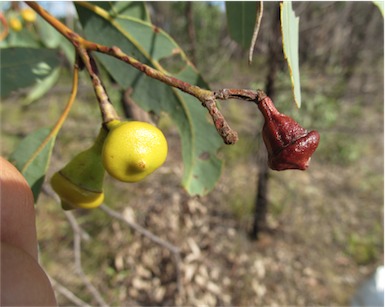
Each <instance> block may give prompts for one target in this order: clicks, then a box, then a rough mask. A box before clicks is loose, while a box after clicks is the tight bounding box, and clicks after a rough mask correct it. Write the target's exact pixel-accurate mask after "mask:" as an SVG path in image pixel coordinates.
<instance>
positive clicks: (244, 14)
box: [225, 1, 257, 49]
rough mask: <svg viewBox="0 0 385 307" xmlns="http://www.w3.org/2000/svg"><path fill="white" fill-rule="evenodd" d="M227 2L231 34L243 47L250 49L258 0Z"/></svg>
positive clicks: (228, 23)
mask: <svg viewBox="0 0 385 307" xmlns="http://www.w3.org/2000/svg"><path fill="white" fill-rule="evenodd" d="M225 3H226V16H227V25H228V29H229V32H230V36H231V38H232V39H234V40H235V41H236V42H237V43H238V44H239V45H241V46H242V47H243V48H245V49H248V48H249V47H250V43H251V38H252V37H253V32H254V26H255V22H256V15H257V2H254V1H246V2H244V1H236V2H227V1H226V2H225Z"/></svg>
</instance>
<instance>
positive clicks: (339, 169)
mask: <svg viewBox="0 0 385 307" xmlns="http://www.w3.org/2000/svg"><path fill="white" fill-rule="evenodd" d="M45 5H46V8H47V9H48V10H52V12H54V11H60V12H65V14H61V16H60V17H61V18H62V20H63V21H65V22H67V23H69V24H70V25H71V26H73V25H76V15H74V9H73V6H72V4H71V3H70V2H66V3H65V6H64V7H63V8H62V9H60V10H57V5H58V3H47V4H45ZM148 7H149V10H150V13H151V19H152V22H153V23H154V24H155V25H157V26H159V27H161V28H162V29H164V30H165V31H166V32H168V33H169V34H170V35H171V36H172V37H173V38H174V39H175V40H176V42H177V43H178V44H180V45H181V46H182V48H183V49H184V50H185V51H186V53H187V54H188V55H189V57H190V58H191V60H192V61H193V63H194V64H195V65H196V66H197V68H198V69H199V71H200V72H201V74H202V76H203V77H204V79H205V80H206V81H207V82H208V83H209V84H210V88H211V89H221V88H244V89H249V88H250V89H257V88H260V89H265V90H267V91H269V93H270V96H271V97H272V99H273V101H274V103H275V105H276V107H277V108H278V110H279V111H280V112H283V113H285V114H287V115H290V116H292V117H293V118H295V119H296V120H297V121H298V122H299V123H300V124H301V125H302V126H304V127H305V128H307V129H309V130H312V129H316V130H318V131H319V133H320V135H321V142H320V145H319V148H318V149H317V151H316V152H315V154H314V155H313V158H312V161H311V164H310V167H309V169H308V170H307V171H305V172H301V171H284V172H275V171H270V170H267V169H266V157H265V147H264V144H263V142H262V138H261V134H260V133H261V127H262V125H263V118H262V116H261V115H260V114H259V112H258V110H257V108H256V107H255V105H253V104H250V103H246V102H241V101H235V100H234V101H226V102H220V107H221V110H222V112H223V114H224V116H225V117H226V119H227V120H228V122H229V124H230V125H231V126H232V128H233V129H234V130H236V131H237V132H238V134H239V141H238V143H236V144H235V145H231V146H225V145H224V146H223V148H222V149H221V151H220V153H219V155H220V156H221V157H222V159H223V161H224V165H223V171H222V176H221V179H220V181H219V182H218V184H217V186H216V187H215V189H214V190H213V191H212V192H211V193H209V194H208V195H206V196H204V197H190V196H189V195H188V194H187V193H186V192H185V191H184V190H183V189H182V188H181V185H180V182H181V178H182V170H183V164H182V159H181V150H180V139H179V136H178V133H177V131H176V129H175V127H174V126H173V124H172V122H171V121H170V120H169V119H168V118H167V117H161V118H160V119H156V120H158V124H159V127H160V128H161V129H162V130H163V131H164V132H165V135H166V137H167V140H168V142H169V147H170V149H171V150H170V153H169V156H168V158H167V161H166V163H165V165H164V166H163V167H162V168H161V169H159V170H158V171H157V172H155V173H154V174H153V175H152V176H150V177H149V178H148V179H147V180H146V181H144V182H140V183H136V184H130V185H127V184H124V183H119V182H116V181H115V180H112V179H111V178H110V177H107V178H106V187H105V194H106V206H108V208H111V209H113V210H115V211H114V212H117V213H119V215H120V216H121V217H124V218H126V219H128V220H129V221H132V222H133V223H135V225H141V226H142V227H145V228H146V229H147V230H148V231H150V232H152V233H153V234H155V235H156V236H158V237H160V238H162V239H163V240H165V241H167V242H168V243H169V244H170V245H171V247H172V248H166V247H165V246H162V245H159V244H156V243H155V242H154V241H153V240H151V239H150V238H149V237H146V236H143V235H141V234H140V233H138V232H137V231H135V230H134V229H133V228H132V227H129V225H127V224H126V223H124V222H122V221H120V220H119V219H117V218H116V216H115V217H113V216H111V212H110V211H107V212H106V211H105V210H99V209H98V210H93V211H90V212H88V211H87V212H84V211H77V212H71V213H64V212H63V211H62V209H61V208H60V205H59V204H58V203H57V202H56V201H55V199H54V198H53V197H52V195H51V193H50V191H51V190H50V187H49V185H48V184H47V185H46V186H45V190H44V191H45V193H42V194H41V195H40V198H39V201H38V203H37V206H36V210H37V228H38V237H39V243H40V258H41V262H42V265H43V266H44V267H45V268H46V270H47V273H48V274H49V276H50V277H51V278H52V281H53V284H54V288H55V290H56V294H57V298H58V302H59V304H60V305H84V304H86V303H87V304H89V305H92V306H94V305H100V304H102V303H103V302H106V303H107V304H109V305H115V306H118V305H121V306H122V305H126V306H127V305H146V306H148V305H190V306H198V305H206V306H215V305H227V306H229V305H250V306H251V305H253V306H255V305H267V306H272V305H279V306H285V305H286V306H287V305H295V306H307V305H338V306H346V305H349V304H350V303H351V299H352V296H353V295H354V293H355V292H356V289H357V288H358V287H359V286H360V285H361V284H362V282H363V281H365V280H366V279H367V278H368V277H369V276H370V275H371V274H372V273H373V272H374V271H375V270H376V268H377V267H378V266H380V265H382V263H383V239H384V238H383V237H384V235H383V203H384V200H383V196H384V177H383V175H384V173H383V172H384V164H383V163H384V152H383V149H384V126H383V125H384V120H383V115H384V112H383V111H384V21H383V16H382V14H381V12H380V10H379V9H378V8H377V7H376V6H375V5H373V3H372V2H294V3H293V7H294V9H295V12H296V15H297V16H299V17H300V22H299V31H300V33H299V34H300V35H299V37H300V40H299V43H300V49H299V52H300V57H299V58H300V73H301V90H302V107H301V108H300V109H297V107H296V106H295V104H294V102H293V98H292V93H291V84H290V76H289V72H288V69H287V65H286V63H285V61H284V58H283V54H282V47H281V45H280V44H281V43H280V40H281V37H280V32H279V19H278V17H279V15H277V12H278V3H277V2H266V3H265V5H264V16H263V20H262V24H261V29H260V32H259V36H258V40H257V45H256V50H255V53H254V60H253V63H252V64H251V65H248V63H247V54H248V51H247V50H243V49H242V48H240V47H239V46H238V45H237V44H236V43H235V42H234V41H233V40H232V39H231V38H230V37H229V32H228V29H227V24H226V15H225V14H226V13H225V11H224V5H223V2H148ZM68 67H71V65H70V64H68ZM105 82H106V85H107V88H108V92H109V94H110V95H111V98H112V100H113V101H117V102H119V101H120V94H121V92H120V90H119V89H118V88H117V87H116V85H115V84H113V83H112V82H111V81H110V80H105ZM70 88H71V74H70V72H69V70H63V71H62V74H61V76H60V79H59V82H57V84H56V85H55V87H54V88H53V89H52V90H51V91H50V92H49V93H48V95H46V96H44V97H43V98H41V99H39V100H38V101H36V102H34V103H32V104H29V105H21V104H20V103H18V102H19V101H20V100H21V99H22V97H23V95H25V92H18V93H14V94H12V95H11V96H10V97H8V98H7V99H4V100H3V101H2V103H1V115H2V120H1V154H2V155H3V156H5V157H8V156H9V155H10V154H11V152H12V151H13V150H14V149H15V147H16V146H17V144H18V142H19V141H20V140H21V138H22V137H24V136H26V135H27V134H28V133H30V132H31V131H33V130H35V129H38V128H40V127H43V126H47V125H51V124H52V119H54V118H58V117H59V115H60V113H61V112H62V109H63V107H64V104H65V102H66V99H67V98H66V97H67V96H68V95H69V93H70ZM118 108H121V109H120V111H122V110H123V109H124V106H122V105H121V106H118ZM96 118H97V119H98V118H99V110H98V108H97V104H96V99H95V96H94V93H93V89H92V86H91V83H90V81H89V78H88V76H87V75H86V74H85V73H82V74H81V78H80V85H79V93H78V97H77V100H76V103H75V105H74V107H73V109H72V110H71V113H70V116H69V118H68V119H67V121H66V122H65V124H64V126H63V128H62V130H61V132H60V134H59V136H58V139H57V141H56V144H55V148H54V151H53V155H52V161H51V165H50V168H49V172H48V174H47V179H49V178H50V176H51V175H52V174H53V173H54V172H55V171H57V170H59V169H60V168H61V167H62V166H63V165H64V164H65V163H67V162H68V161H69V160H70V159H71V158H72V157H73V156H74V154H75V153H77V152H79V151H80V150H83V149H85V148H87V147H88V146H90V144H91V143H92V141H93V139H94V137H95V135H96V134H97V128H96V125H95V119H96ZM174 248H178V249H180V252H178V253H176V252H175V249H174ZM80 256H81V259H80ZM80 260H81V263H80Z"/></svg>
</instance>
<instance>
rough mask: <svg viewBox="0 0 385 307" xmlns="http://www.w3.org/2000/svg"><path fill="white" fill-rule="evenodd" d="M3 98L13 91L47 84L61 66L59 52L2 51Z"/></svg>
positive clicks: (18, 49) (19, 49)
mask: <svg viewBox="0 0 385 307" xmlns="http://www.w3.org/2000/svg"><path fill="white" fill-rule="evenodd" d="M0 63H1V72H0V74H1V97H5V96H8V95H9V94H10V93H11V92H12V91H15V90H17V89H21V88H25V87H28V86H31V85H34V84H35V83H36V82H39V81H40V82H43V83H44V82H46V79H47V78H52V76H56V73H55V69H56V68H57V67H58V65H59V59H58V56H57V51H56V50H52V49H45V48H23V47H20V48H5V49H1V57H0Z"/></svg>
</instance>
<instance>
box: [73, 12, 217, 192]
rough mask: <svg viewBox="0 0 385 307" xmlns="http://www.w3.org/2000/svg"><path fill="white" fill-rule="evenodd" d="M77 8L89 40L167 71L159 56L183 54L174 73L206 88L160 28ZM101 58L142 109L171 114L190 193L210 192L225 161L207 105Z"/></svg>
mask: <svg viewBox="0 0 385 307" xmlns="http://www.w3.org/2000/svg"><path fill="white" fill-rule="evenodd" d="M76 7H77V10H78V14H79V18H80V21H81V23H82V24H83V27H84V32H85V34H86V37H87V38H88V39H90V40H93V41H96V42H98V43H101V44H104V45H107V46H114V45H117V46H119V47H120V48H121V49H122V50H123V51H125V52H126V53H128V54H129V55H132V56H134V57H135V58H136V59H138V60H139V61H141V62H142V63H145V64H147V65H150V66H152V67H155V68H157V69H160V70H163V71H164V70H165V68H164V67H161V66H160V64H159V61H160V60H161V59H164V58H167V57H172V56H173V55H175V54H176V53H177V54H178V53H179V54H180V55H181V58H182V59H183V61H184V67H183V69H182V70H181V71H179V72H178V73H176V74H174V76H175V77H177V78H178V79H181V80H184V81H187V82H189V83H190V84H196V85H199V86H201V87H203V88H208V85H207V84H206V83H205V82H204V81H203V79H202V78H201V76H200V75H199V74H198V73H197V72H196V71H195V69H194V67H192V66H191V64H190V62H189V61H188V60H187V58H186V57H185V55H184V53H183V52H182V50H181V49H180V47H179V46H178V45H177V44H176V43H175V42H174V41H173V40H172V39H171V38H170V37H169V36H168V35H167V34H166V33H165V32H163V31H162V30H160V29H158V28H155V27H154V26H153V25H151V24H149V23H145V22H143V21H141V20H138V19H136V18H131V17H128V16H125V17H124V18H121V17H120V16H110V15H109V14H108V12H106V11H102V9H101V8H99V9H98V10H97V12H96V13H95V11H96V10H94V11H92V10H89V9H87V8H84V7H82V6H81V5H77V6H76ZM98 58H99V60H100V61H101V63H102V64H103V65H104V67H105V68H106V70H107V71H108V72H109V73H110V74H111V76H112V77H113V78H114V79H115V80H116V81H117V82H118V84H119V85H121V86H122V88H129V87H131V88H132V89H133V94H132V98H133V100H134V101H135V102H137V103H138V104H139V105H140V106H141V107H142V108H143V109H145V110H146V111H154V112H155V113H157V114H161V113H162V112H166V113H167V114H169V115H170V117H171V118H172V119H173V121H174V122H175V124H176V125H177V126H178V128H179V132H180V134H181V139H182V155H183V160H184V166H185V168H184V175H183V180H182V183H183V185H184V187H185V188H186V189H187V191H188V192H189V193H190V194H199V195H202V194H206V193H208V192H209V191H210V190H211V189H212V188H213V187H214V185H215V183H216V181H217V180H218V178H219V175H220V171H221V161H220V160H219V159H218V158H217V153H216V152H217V150H218V149H219V147H220V145H221V139H220V137H219V136H218V135H217V133H216V131H215V129H214V126H213V125H212V124H211V123H210V122H209V121H208V120H207V118H206V116H207V114H206V111H205V109H204V108H202V106H201V105H200V103H199V102H198V101H197V100H196V99H195V98H193V97H192V96H190V95H187V94H184V93H182V92H180V91H178V90H176V89H175V88H172V87H170V86H168V85H165V84H163V83H161V82H159V81H157V80H154V79H152V78H148V77H146V76H144V74H143V73H142V72H139V71H137V70H135V69H133V68H131V67H130V66H128V65H124V64H122V63H121V62H120V61H117V60H116V59H114V58H112V57H108V56H105V55H100V56H98Z"/></svg>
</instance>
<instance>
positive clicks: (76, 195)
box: [51, 128, 108, 210]
mask: <svg viewBox="0 0 385 307" xmlns="http://www.w3.org/2000/svg"><path fill="white" fill-rule="evenodd" d="M107 133H108V132H107V130H106V129H104V128H101V129H100V132H99V135H98V137H97V138H96V140H95V142H94V144H93V145H92V146H91V147H90V148H88V149H87V150H85V151H82V152H81V153H79V154H78V155H76V156H75V157H74V158H73V159H72V160H71V161H70V162H69V163H68V164H67V165H66V166H64V168H62V169H61V170H60V171H58V172H56V173H55V174H54V175H53V176H52V178H51V186H52V188H53V189H54V191H55V192H56V193H57V194H58V195H59V197H60V199H61V205H62V208H63V209H64V210H71V209H77V208H83V209H92V208H96V207H99V206H100V205H101V204H102V203H103V200H104V193H103V181H104V175H105V170H104V167H103V163H102V157H101V152H102V148H103V144H104V140H105V138H106V136H107Z"/></svg>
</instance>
